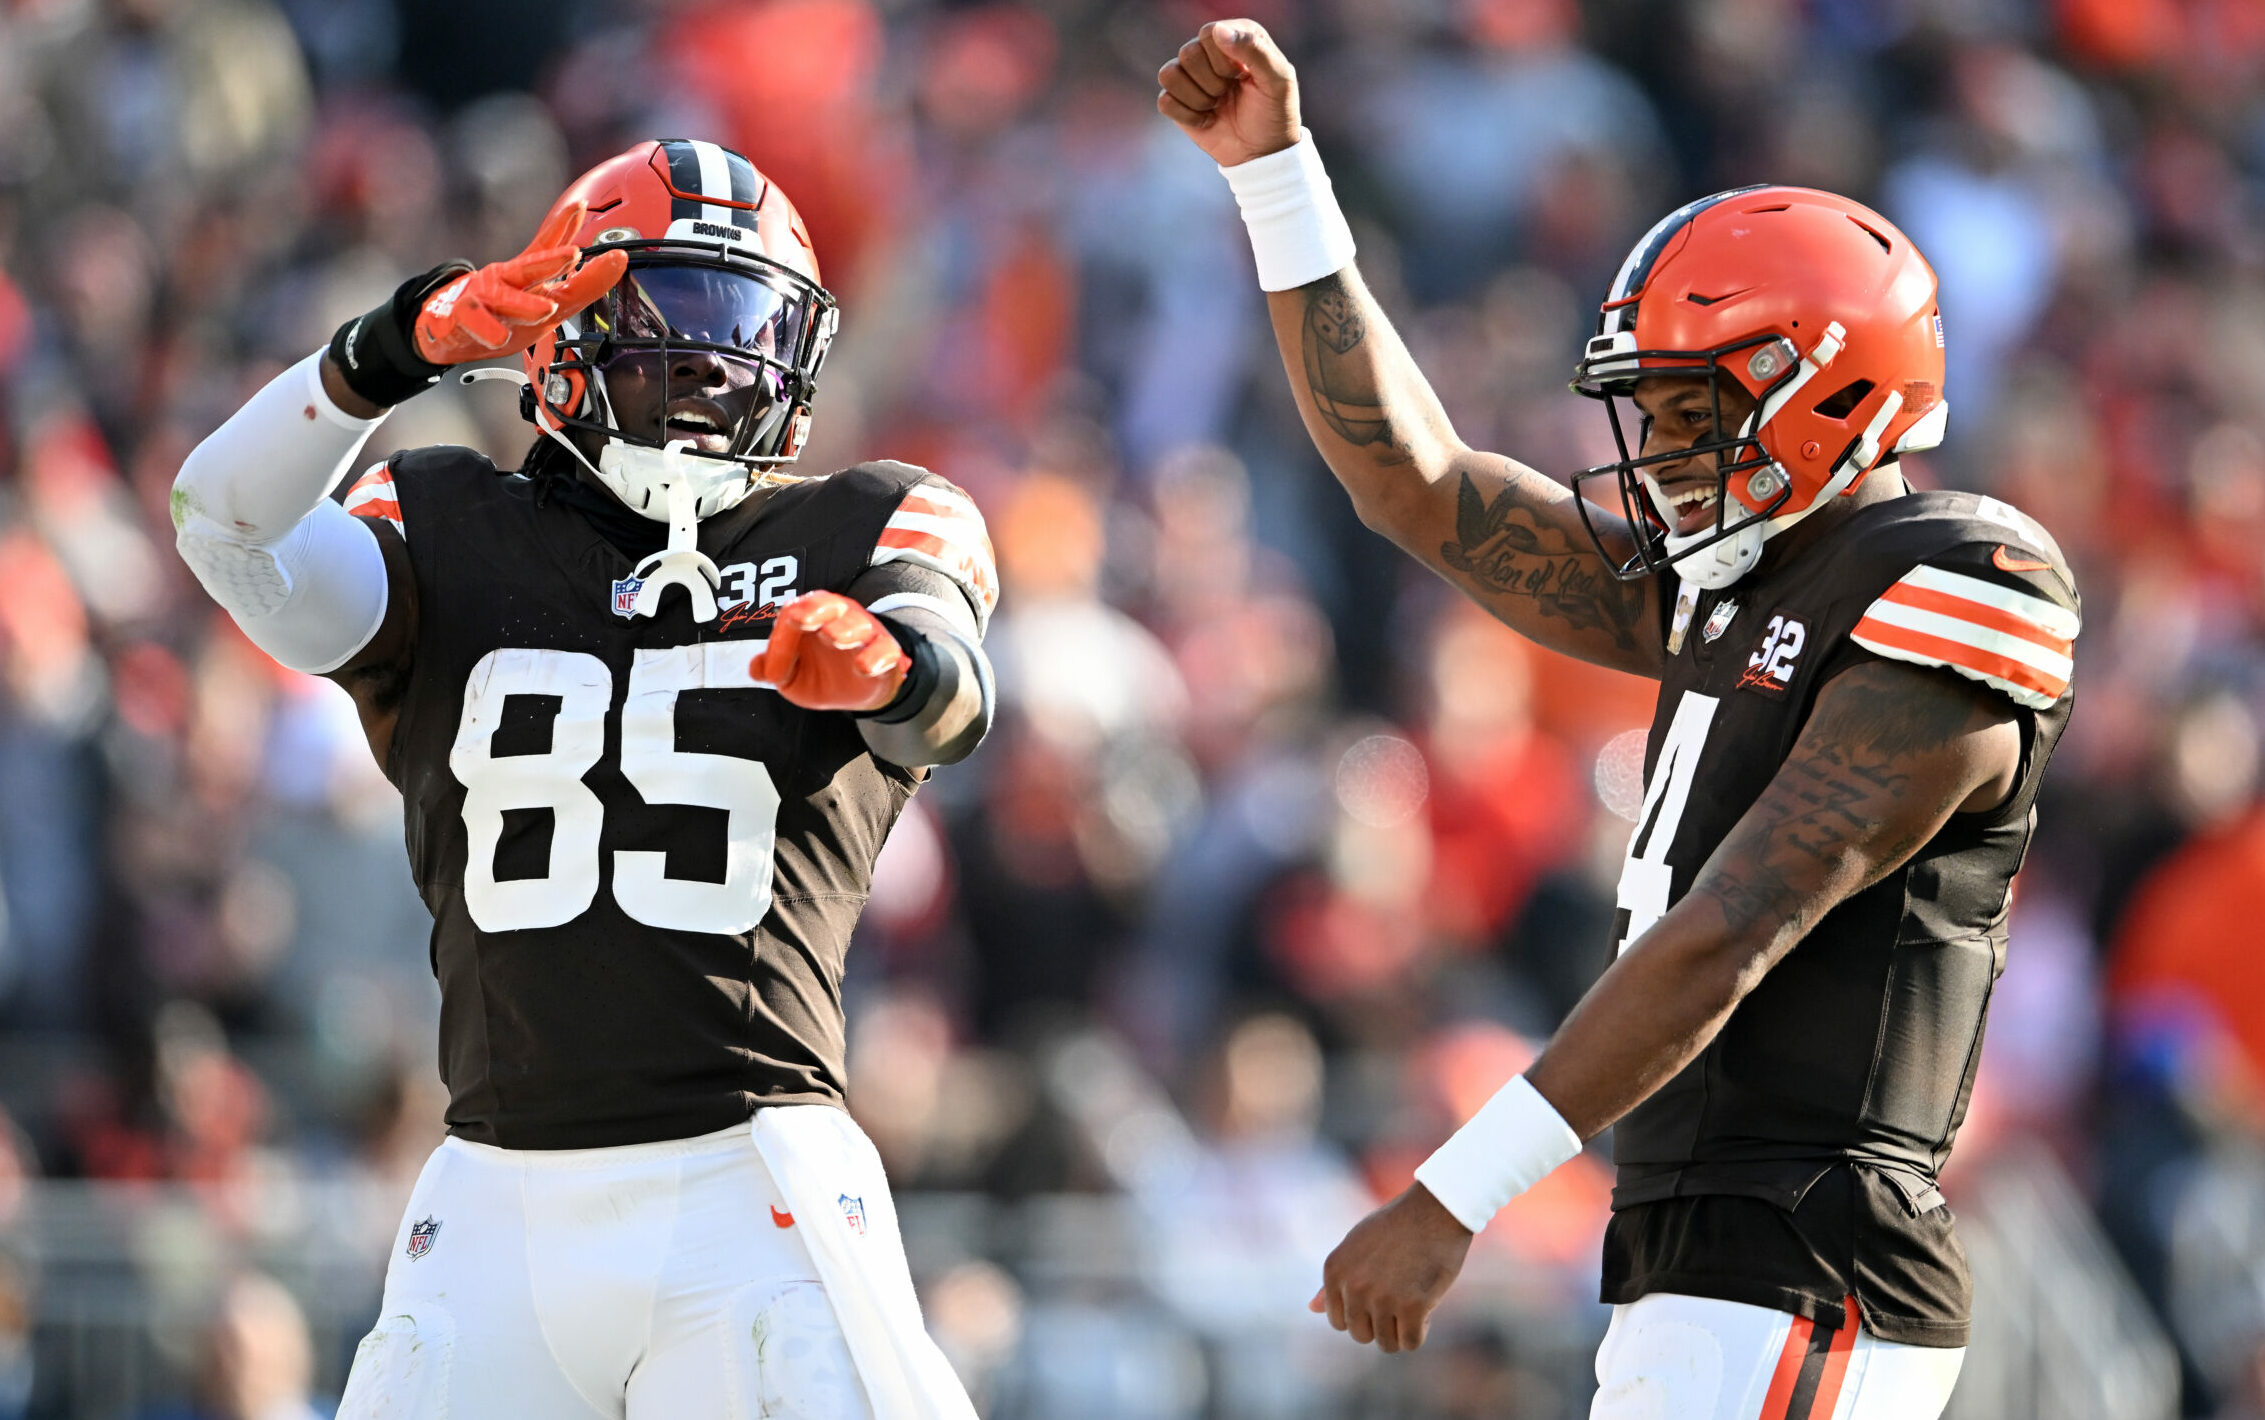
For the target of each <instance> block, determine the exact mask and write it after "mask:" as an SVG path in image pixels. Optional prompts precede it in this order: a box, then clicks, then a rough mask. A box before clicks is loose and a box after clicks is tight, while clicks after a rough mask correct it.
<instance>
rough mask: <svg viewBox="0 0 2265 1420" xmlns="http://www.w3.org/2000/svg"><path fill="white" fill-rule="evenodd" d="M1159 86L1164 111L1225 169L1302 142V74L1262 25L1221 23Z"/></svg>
mask: <svg viewBox="0 0 2265 1420" xmlns="http://www.w3.org/2000/svg"><path fill="white" fill-rule="evenodd" d="M1156 82H1157V83H1158V84H1160V85H1162V86H1163V87H1162V92H1160V93H1158V94H1157V95H1156V111H1157V112H1158V113H1161V114H1163V115H1164V116H1165V117H1166V118H1168V119H1170V120H1172V122H1174V123H1176V124H1178V125H1179V126H1180V131H1181V132H1183V133H1185V134H1187V136H1188V139H1189V141H1190V142H1192V143H1194V144H1195V146H1196V147H1198V148H1201V149H1202V150H1203V151H1204V152H1206V153H1208V154H1210V155H1211V161H1213V162H1215V163H1217V164H1218V165H1219V166H1221V167H1223V168H1231V167H1234V166H1235V165H1236V164H1238V163H1247V162H1249V161H1250V160H1251V159H1253V158H1263V157H1265V156H1266V155H1267V154H1268V153H1278V152H1280V151H1282V150H1283V149H1284V148H1287V147H1289V146H1290V145H1292V144H1294V143H1296V142H1297V141H1298V71H1297V70H1295V69H1293V68H1291V67H1290V61H1289V60H1287V59H1285V58H1283V56H1282V50H1281V48H1280V47H1279V46H1277V45H1276V44H1275V43H1274V37H1273V36H1272V35H1270V34H1268V33H1267V32H1266V27H1265V26H1264V25H1261V24H1260V23H1258V21H1256V20H1213V21H1212V22H1211V23H1209V24H1207V25H1205V26H1204V27H1203V28H1202V29H1200V30H1198V31H1196V36H1195V38H1194V39H1191V40H1189V41H1188V42H1187V43H1186V44H1183V45H1181V46H1180V52H1179V55H1178V56H1177V57H1176V58H1174V59H1173V60H1172V62H1171V63H1169V64H1166V65H1165V66H1164V67H1163V68H1162V69H1159V70H1157V71H1156Z"/></svg>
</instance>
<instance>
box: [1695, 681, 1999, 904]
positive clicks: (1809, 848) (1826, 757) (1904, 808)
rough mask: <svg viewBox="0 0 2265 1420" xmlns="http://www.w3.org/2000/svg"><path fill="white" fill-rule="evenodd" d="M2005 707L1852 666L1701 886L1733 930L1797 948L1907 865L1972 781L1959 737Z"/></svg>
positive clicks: (1943, 686)
mask: <svg viewBox="0 0 2265 1420" xmlns="http://www.w3.org/2000/svg"><path fill="white" fill-rule="evenodd" d="M1996 714H1997V710H1996V708H1995V707H1993V706H1992V705H1991V704H1989V703H1988V702H1987V701H1986V700H1984V699H1983V697H1982V695H1981V693H1980V692H1979V691H1977V690H1975V689H1974V688H1973V687H1970V686H1966V685H1962V684H1959V683H1957V682H1954V681H1951V680H1950V679H1949V678H1947V677H1941V676H1934V675H1928V674H1925V673H1915V672H1913V671H1911V670H1909V669H1908V668H1904V667H1888V666H1860V667H1857V668H1856V669H1854V670H1851V671H1848V672H1846V673H1844V674H1843V675H1842V676H1840V677H1839V678H1838V679H1837V680H1835V682H1834V683H1833V685H1832V686H1831V687H1830V688H1829V689H1828V691H1827V693H1826V694H1825V695H1824V696H1823V697H1822V698H1820V700H1819V702H1818V705H1817V709H1816V713H1815V714H1814V716H1813V717H1812V718H1811V720H1810V722H1809V724H1808V726H1807V727H1806V728H1804V729H1803V731H1802V733H1801V738H1800V741H1799V742H1798V743H1797V744H1796V745H1795V746H1794V749H1793V753H1792V754H1791V755H1789V756H1787V758H1786V761H1785V764H1784V766H1783V767H1782V768H1781V769H1779V771H1778V773H1777V776H1776V777H1775V778H1774V779H1772V780H1771V781H1770V785H1769V787H1768V788H1767V789H1765V790H1764V791H1763V792H1762V796H1761V798H1760V799H1759V800H1757V801H1756V802H1755V804H1754V807H1753V808H1752V809H1751V810H1750V811H1749V812H1748V813H1747V814H1746V815H1745V817H1743V818H1741V819H1740V820H1739V822H1738V826H1737V827H1736V828H1734V829H1733V830H1731V833H1730V836H1729V837H1728V838H1726V839H1725V840H1724V841H1723V844H1722V847H1721V848H1720V849H1719V850H1717V852H1716V853H1715V855H1714V857H1713V859H1712V860H1710V861H1709V862H1708V864H1707V866H1706V867H1705V868H1703V869H1702V870H1701V871H1700V873H1699V878H1698V881H1697V882H1696V883H1694V884H1693V885H1692V894H1693V895H1694V896H1705V897H1711V898H1713V899H1714V901H1715V902H1716V903H1718V904H1719V905H1720V907H1721V909H1722V915H1723V919H1724V921H1725V923H1726V924H1727V925H1728V926H1729V928H1730V930H1731V931H1732V932H1733V933H1734V934H1737V935H1740V936H1744V935H1747V934H1749V933H1752V934H1757V935H1764V936H1768V937H1770V938H1772V939H1774V940H1776V941H1778V942H1779V943H1781V944H1783V945H1788V946H1789V945H1790V943H1791V942H1792V941H1795V940H1798V939H1799V937H1800V936H1801V934H1803V933H1805V932H1807V931H1808V930H1809V929H1810V928H1812V927H1814V926H1815V925H1816V919H1817V918H1819V917H1821V916H1822V915H1823V913H1824V912H1825V911H1828V910H1830V908H1831V907H1832V906H1834V905H1837V904H1838V903H1839V902H1840V901H1843V900H1845V899H1846V898H1847V897H1849V896H1852V895H1853V894H1854V893H1855V892H1857V891H1859V890H1860V889H1862V888H1864V887H1868V886H1870V885H1871V884H1872V883H1874V882H1877V881H1878V880H1879V879H1880V878H1881V877H1883V876H1885V875H1886V874H1887V873H1888V872H1890V871H1893V870H1894V869H1895V868H1897V867H1900V866H1901V865H1902V864H1903V862H1904V861H1905V860H1906V859H1908V858H1909V857H1910V856H1911V855H1912V854H1913V853H1915V852H1917V851H1918V850H1919V848H1920V847H1921V846H1923V845H1924V844H1925V843H1926V841H1927V839H1928V838H1929V837H1930V836H1932V835H1933V833H1934V832H1935V830H1936V828H1937V826H1938V825H1940V824H1941V823H1942V821H1943V819H1944V818H1945V817H1946V816H1947V815H1948V814H1949V813H1950V811H1951V810H1952V809H1953V808H1955V807H1956V806H1957V804H1958V803H1959V801H1960V800H1962V799H1964V798H1965V797H1966V796H1967V795H1968V794H1969V793H1971V792H1972V791H1973V789H1974V785H1973V784H1972V783H1970V782H1968V781H1969V779H1970V778H1971V777H1972V776H1971V773H1970V772H1969V763H1970V761H1969V759H1968V758H1967V756H1966V755H1965V754H1963V753H1962V752H1961V751H1960V749H1959V747H1958V746H1957V745H1956V743H1955V742H1956V741H1958V740H1959V739H1960V738H1961V737H1963V736H1966V735H1969V734H1972V733H1974V732H1975V731H1978V730H1980V729H1983V728H1985V727H1986V726H1988V725H1989V724H1990V723H1991V722H1992V720H1993V718H1994V717H1995V715H1996Z"/></svg>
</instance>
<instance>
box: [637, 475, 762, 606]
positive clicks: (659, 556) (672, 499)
mask: <svg viewBox="0 0 2265 1420" xmlns="http://www.w3.org/2000/svg"><path fill="white" fill-rule="evenodd" d="M684 445H685V441H684V440H682V439H672V440H670V441H669V445H668V447H667V448H665V449H663V450H662V451H661V457H662V458H663V459H664V460H666V461H667V463H668V465H669V472H670V473H671V474H674V475H676V476H674V477H671V478H669V479H668V481H667V482H666V483H665V484H664V485H663V488H664V490H665V491H666V493H667V496H668V547H667V548H666V549H665V550H663V551H660V552H656V553H654V554H653V555H652V556H650V557H648V558H646V559H645V560H644V561H642V562H640V563H638V564H637V572H636V575H637V576H638V577H640V578H642V579H643V580H644V583H645V585H644V586H642V587H639V588H638V589H637V600H636V601H635V602H633V603H632V604H631V606H630V610H631V611H632V612H634V613H635V614H636V615H638V616H657V615H659V613H660V610H661V592H662V590H663V589H664V588H667V587H671V586H676V587H682V588H684V591H685V594H686V595H687V596H690V597H691V598H692V619H693V620H694V621H714V620H715V619H716V588H717V587H718V586H719V585H721V583H722V582H723V575H722V574H721V573H720V572H718V571H717V570H716V564H715V563H714V562H712V561H710V560H709V558H708V554H706V553H704V552H702V551H701V550H700V548H699V546H698V543H699V537H700V501H701V500H700V490H699V489H698V488H697V487H696V486H694V484H693V482H692V480H691V479H690V478H688V477H685V476H684V473H683V470H682V467H681V465H682V462H683V459H684ZM734 501H736V500H734Z"/></svg>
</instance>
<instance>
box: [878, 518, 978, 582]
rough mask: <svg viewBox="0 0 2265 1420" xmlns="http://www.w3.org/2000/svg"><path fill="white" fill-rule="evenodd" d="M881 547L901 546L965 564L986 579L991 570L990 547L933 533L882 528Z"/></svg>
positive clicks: (943, 559) (909, 550)
mask: <svg viewBox="0 0 2265 1420" xmlns="http://www.w3.org/2000/svg"><path fill="white" fill-rule="evenodd" d="M879 542H880V545H881V546H882V547H896V548H903V549H904V550H906V551H908V552H925V553H927V554H928V555H929V556H930V557H933V558H936V559H938V560H939V561H947V562H958V563H962V564H965V565H966V566H967V568H968V569H969V570H970V571H971V572H974V573H977V574H980V575H982V576H984V577H985V578H986V579H988V577H989V574H990V571H991V558H990V555H989V554H990V551H991V549H990V548H989V547H988V546H985V547H981V548H976V547H971V546H969V545H968V544H966V543H964V542H961V541H958V540H957V539H951V540H947V539H945V538H941V537H938V536H937V535H936V534H934V533H928V532H913V531H912V530H910V529H908V528H883V529H882V530H881V536H880V539H879Z"/></svg>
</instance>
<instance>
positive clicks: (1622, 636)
mask: <svg viewBox="0 0 2265 1420" xmlns="http://www.w3.org/2000/svg"><path fill="white" fill-rule="evenodd" d="M1525 476H1529V477H1530V476H1531V475H1525ZM1460 477H1461V479H1462V483H1461V486H1460V487H1458V488H1457V489H1456V492H1455V540H1454V541H1453V542H1443V543H1441V544H1440V545H1439V560H1440V561H1442V562H1444V563H1446V564H1447V565H1448V566H1449V567H1452V568H1454V569H1455V570H1456V571H1458V572H1460V573H1462V574H1463V575H1464V576H1466V577H1468V578H1470V580H1471V582H1472V583H1473V584H1474V585H1476V586H1477V587H1478V589H1479V590H1481V591H1484V592H1500V593H1507V594H1509V595H1511V596H1519V597H1529V598H1531V599H1532V600H1533V603H1534V606H1535V609H1536V610H1538V611H1539V612H1540V613H1541V614H1542V615H1543V616H1554V617H1556V618H1558V619H1559V620H1562V621H1567V622H1571V623H1572V624H1573V626H1574V627H1575V628H1577V629H1579V630H1583V631H1601V632H1603V633H1604V634H1605V635H1607V636H1610V637H1611V638H1612V641H1613V644H1614V645H1616V646H1619V647H1620V648H1621V649H1622V650H1633V649H1634V648H1635V645H1636V625H1637V623H1638V621H1640V620H1641V619H1642V617H1643V614H1644V591H1643V588H1642V586H1641V585H1639V584H1637V583H1632V582H1623V581H1621V580H1620V579H1619V578H1617V577H1615V576H1613V575H1612V573H1611V571H1610V570H1609V569H1607V568H1606V567H1605V566H1604V563H1603V561H1602V560H1601V559H1600V558H1598V557H1597V555H1596V553H1595V552H1594V551H1593V550H1591V549H1588V548H1583V547H1577V546H1575V545H1574V542H1573V539H1572V537H1571V536H1569V535H1568V534H1567V533H1565V532H1564V531H1563V530H1562V529H1558V528H1553V527H1549V526H1547V525H1545V524H1544V523H1543V522H1542V521H1541V520H1540V519H1538V518H1536V517H1535V516H1534V512H1533V510H1532V509H1531V508H1530V507H1527V506H1525V504H1524V503H1523V502H1521V500H1520V496H1519V494H1520V490H1519V488H1518V484H1517V480H1516V478H1513V479H1512V481H1511V482H1509V483H1508V484H1505V485H1504V486H1503V489H1502V491H1501V492H1500V493H1498V494H1496V495H1495V498H1494V501H1493V502H1492V503H1489V502H1487V501H1486V499H1485V498H1484V497H1483V496H1481V494H1480V493H1479V490H1478V485H1477V484H1475V483H1473V482H1471V476H1470V475H1469V474H1468V473H1465V474H1462V475H1460Z"/></svg>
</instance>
